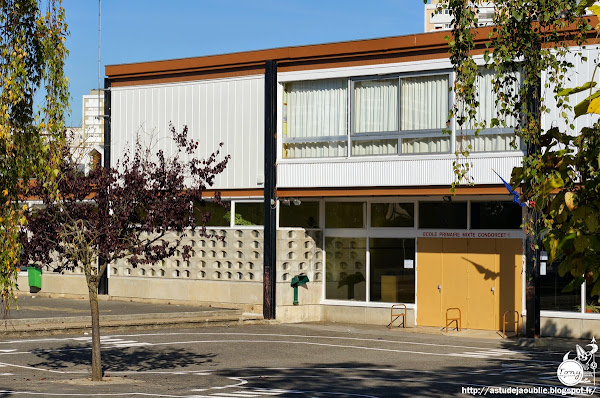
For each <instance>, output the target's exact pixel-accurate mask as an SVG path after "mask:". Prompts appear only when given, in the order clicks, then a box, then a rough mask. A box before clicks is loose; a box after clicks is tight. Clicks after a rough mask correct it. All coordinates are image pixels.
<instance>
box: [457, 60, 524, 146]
mask: <svg viewBox="0 0 600 398" xmlns="http://www.w3.org/2000/svg"><path fill="white" fill-rule="evenodd" d="M514 79H515V81H514V83H513V84H512V85H511V86H510V87H508V88H507V89H506V90H507V94H509V95H516V93H517V92H518V90H519V82H520V81H521V74H520V73H519V72H517V73H515V74H514ZM493 80H494V72H493V71H491V70H488V69H482V70H481V76H479V77H478V78H477V82H476V85H477V92H478V93H479V107H478V108H477V109H476V117H475V120H476V121H477V122H484V121H485V122H486V125H487V128H486V129H485V130H483V131H482V134H479V135H478V136H477V137H475V136H473V135H468V134H467V135H463V137H460V130H459V126H458V124H457V126H456V128H457V138H456V140H457V143H456V144H457V148H460V145H461V144H462V147H463V148H464V149H465V150H467V149H468V150H469V151H471V152H505V151H516V150H520V149H521V146H522V145H521V141H520V139H519V138H518V137H516V138H515V136H514V134H512V133H511V132H510V131H507V130H506V129H507V128H508V129H512V128H514V127H515V126H517V125H518V123H519V120H518V119H517V118H515V117H513V116H503V115H502V114H501V112H500V110H501V105H500V104H499V98H498V95H496V94H495V93H494V81H493ZM492 119H498V120H504V121H505V123H506V128H503V129H502V130H500V128H490V127H489V126H490V123H491V121H492ZM501 127H503V126H501ZM474 128H475V123H474V122H473V121H467V122H466V123H465V124H464V125H463V130H465V129H466V130H472V129H474ZM495 131H497V132H495ZM469 146H470V149H469Z"/></svg>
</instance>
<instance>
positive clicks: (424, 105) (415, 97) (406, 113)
mask: <svg viewBox="0 0 600 398" xmlns="http://www.w3.org/2000/svg"><path fill="white" fill-rule="evenodd" d="M401 87H402V89H401V93H400V94H401V99H400V102H401V113H400V124H401V128H402V130H424V129H441V128H445V127H446V121H447V120H448V76H447V75H440V76H424V77H409V78H405V79H402V80H401Z"/></svg>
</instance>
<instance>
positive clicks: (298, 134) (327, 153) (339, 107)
mask: <svg viewBox="0 0 600 398" xmlns="http://www.w3.org/2000/svg"><path fill="white" fill-rule="evenodd" d="M347 86H348V80H347V79H327V80H314V81H302V82H293V83H289V84H287V85H286V87H285V92H284V131H283V135H284V140H286V138H287V142H286V144H285V145H284V157H285V158H304V157H337V156H347V153H348V149H347V148H348V144H347V140H346V137H347V131H348V128H347V112H348V94H347V91H348V88H347Z"/></svg>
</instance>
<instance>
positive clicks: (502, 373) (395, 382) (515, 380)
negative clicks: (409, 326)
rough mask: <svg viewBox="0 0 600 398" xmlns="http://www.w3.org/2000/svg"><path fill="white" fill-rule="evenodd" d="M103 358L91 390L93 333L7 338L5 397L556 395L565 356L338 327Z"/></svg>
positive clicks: (201, 341)
mask: <svg viewBox="0 0 600 398" xmlns="http://www.w3.org/2000/svg"><path fill="white" fill-rule="evenodd" d="M573 345H574V344H573ZM573 349H575V347H573ZM102 352H103V364H104V371H105V381H103V382H101V383H93V382H91V381H89V380H88V379H87V377H88V375H89V364H90V359H89V358H90V336H89V335H85V334H83V335H66V336H52V337H37V338H26V339H10V340H9V339H4V340H2V341H0V376H1V377H0V397H13V396H14V397H28V396H32V397H33V396H38V397H39V396H48V397H51V396H57V397H67V396H69V397H79V396H81V397H83V396H93V397H128V396H147V397H196V398H199V397H213V398H215V397H267V396H279V397H298V396H307V397H330V396H331V397H333V396H336V397H340V396H343V397H395V396H425V397H429V396H431V397H435V396H467V395H471V394H473V393H478V392H480V391H483V390H478V389H480V388H490V387H507V386H512V387H517V388H518V387H520V388H533V387H538V388H542V387H548V388H549V387H559V386H561V384H560V383H559V381H558V380H557V378H556V369H557V366H558V365H559V364H560V362H561V361H562V357H563V355H564V354H565V352H562V351H561V350H552V349H547V348H546V349H539V348H523V347H520V346H518V345H517V344H515V342H511V341H506V340H483V339H469V338H457V337H450V336H444V335H439V334H422V333H421V334H420V333H408V332H405V331H401V330H398V331H396V330H394V331H389V330H388V329H386V328H383V327H373V326H370V327H367V326H358V325H341V324H297V325H254V326H231V327H218V328H216V327H215V328H198V329H193V330H158V331H147V332H134V333H120V334H106V335H105V336H103V337H102ZM548 395H555V394H540V396H548Z"/></svg>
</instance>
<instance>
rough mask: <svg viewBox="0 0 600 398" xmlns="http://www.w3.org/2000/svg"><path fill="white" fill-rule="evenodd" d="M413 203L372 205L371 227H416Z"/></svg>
mask: <svg viewBox="0 0 600 398" xmlns="http://www.w3.org/2000/svg"><path fill="white" fill-rule="evenodd" d="M414 225H415V205H414V204H413V203H371V227H374V228H379V227H383V228H394V227H399V228H402V227H414Z"/></svg>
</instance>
